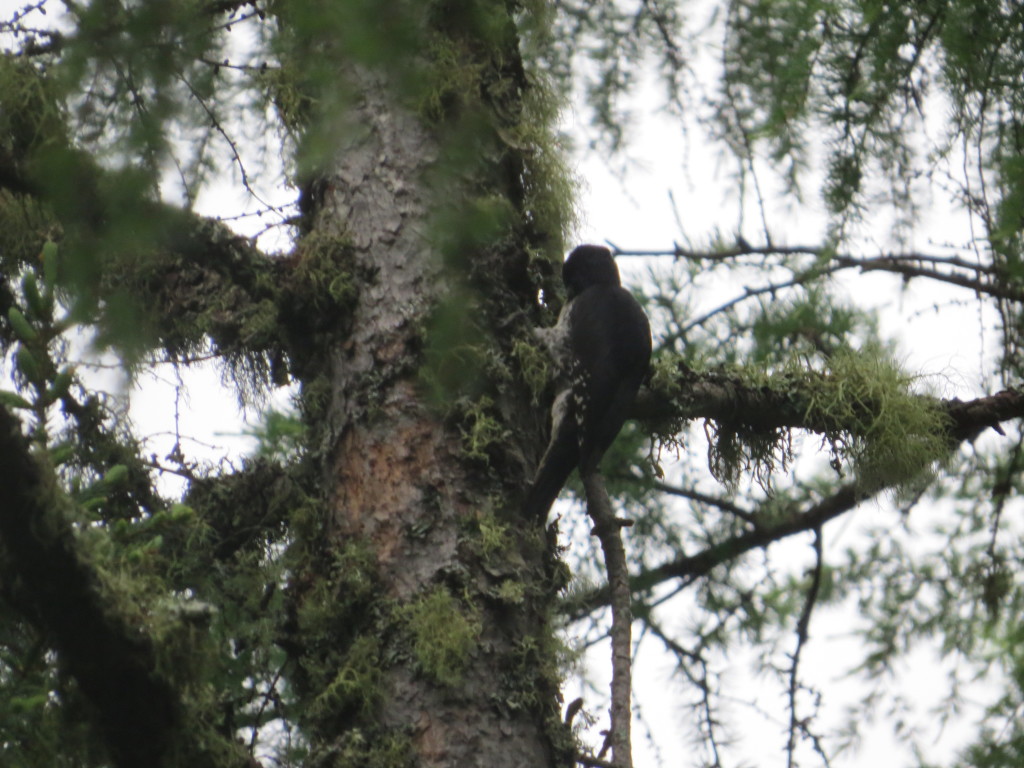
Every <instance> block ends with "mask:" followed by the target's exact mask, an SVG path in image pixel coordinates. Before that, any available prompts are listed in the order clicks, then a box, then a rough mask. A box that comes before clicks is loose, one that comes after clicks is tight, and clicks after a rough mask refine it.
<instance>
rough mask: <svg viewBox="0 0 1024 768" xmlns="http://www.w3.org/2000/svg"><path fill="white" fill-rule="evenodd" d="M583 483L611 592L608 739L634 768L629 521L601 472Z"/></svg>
mask: <svg viewBox="0 0 1024 768" xmlns="http://www.w3.org/2000/svg"><path fill="white" fill-rule="evenodd" d="M583 486H584V488H585V489H586V492H587V513H588V514H589V515H590V517H591V519H592V520H593V521H594V535H595V536H597V538H598V539H599V540H600V542H601V549H602V550H603V551H604V562H605V569H606V570H607V571H608V589H609V590H610V591H611V606H612V628H611V641H612V690H611V726H610V728H609V738H610V741H611V745H612V761H613V762H614V764H615V765H616V766H617V767H618V768H632V765H633V755H632V745H631V743H630V742H631V739H630V717H631V710H630V702H631V690H632V685H631V677H632V673H631V666H632V660H631V646H632V641H631V637H630V633H631V630H632V625H633V613H632V608H631V606H630V602H631V600H632V595H631V593H630V589H629V567H628V565H627V562H626V550H625V548H624V547H623V546H622V528H623V526H624V525H627V523H625V522H624V521H622V520H619V519H618V518H616V517H615V512H614V511H613V510H612V504H611V500H610V499H609V498H608V492H607V491H606V490H605V487H604V480H603V478H602V477H601V475H600V474H598V473H596V472H594V473H591V474H588V475H587V476H586V477H584V478H583Z"/></svg>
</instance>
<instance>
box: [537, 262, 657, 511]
mask: <svg viewBox="0 0 1024 768" xmlns="http://www.w3.org/2000/svg"><path fill="white" fill-rule="evenodd" d="M562 282H564V283H565V290H566V294H567V296H566V299H567V300H566V303H565V306H564V307H563V308H562V313H561V314H560V315H559V316H558V323H557V324H556V325H555V327H554V328H545V329H538V330H537V331H536V333H537V335H538V336H539V337H540V338H541V340H542V341H543V342H544V343H545V344H546V345H547V347H548V350H549V351H550V353H551V356H552V358H554V361H555V365H556V367H557V368H558V370H559V391H558V394H557V396H556V397H555V402H554V404H553V405H552V407H551V441H550V442H549V443H548V448H547V451H546V452H545V453H544V457H543V458H542V459H541V462H540V466H539V468H538V469H537V474H536V476H535V477H534V480H533V484H532V485H531V486H530V490H529V493H528V495H527V498H526V506H525V510H526V513H527V515H529V516H531V518H534V519H535V518H546V517H547V514H548V510H549V509H551V505H552V504H553V503H554V501H555V498H556V497H557V496H558V493H559V491H561V490H562V486H563V485H565V481H566V480H567V479H568V478H569V474H570V473H571V472H572V470H573V468H578V469H579V471H580V476H581V477H583V476H586V475H588V474H590V473H592V472H594V471H596V470H597V467H598V464H600V462H601V457H602V456H604V452H605V451H607V450H608V447H609V446H610V445H611V444H612V441H613V440H615V436H616V435H617V434H619V430H620V429H622V425H623V423H624V422H625V421H626V415H627V413H628V412H629V408H630V406H631V405H632V404H633V399H634V398H635V397H636V392H637V390H638V389H639V388H640V384H641V383H642V382H643V380H644V377H645V376H646V375H647V367H648V364H649V363H650V359H651V326H650V324H649V323H648V322H647V316H646V315H645V314H644V311H643V309H641V307H640V305H639V304H638V303H637V301H636V299H634V298H633V297H632V296H631V295H630V293H629V291H627V290H626V289H625V288H623V287H622V284H621V282H620V280H619V269H618V267H617V266H615V260H614V259H613V258H612V254H611V251H609V250H608V249H607V248H602V247H601V246H598V245H581V246H579V247H578V248H576V250H574V251H573V252H572V253H570V254H569V258H568V259H566V261H565V264H563V265H562Z"/></svg>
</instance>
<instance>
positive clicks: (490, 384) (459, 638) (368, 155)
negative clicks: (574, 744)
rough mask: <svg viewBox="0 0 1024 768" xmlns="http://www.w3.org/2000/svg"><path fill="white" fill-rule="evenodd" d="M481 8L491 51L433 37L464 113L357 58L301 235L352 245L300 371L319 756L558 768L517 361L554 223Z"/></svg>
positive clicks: (544, 577)
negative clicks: (457, 83) (422, 99)
mask: <svg viewBox="0 0 1024 768" xmlns="http://www.w3.org/2000/svg"><path fill="white" fill-rule="evenodd" d="M480 5H481V6H486V8H483V9H477V10H479V11H480V12H485V11H486V13H488V14H491V16H492V20H493V19H494V18H499V19H500V20H501V21H502V24H501V26H500V30H501V32H500V34H499V35H498V40H497V42H498V43H499V47H494V42H495V41H493V40H492V41H491V42H490V43H488V42H487V41H478V42H477V43H473V41H472V38H471V33H473V32H475V31H477V30H476V28H475V27H472V28H471V27H466V26H463V27H459V28H458V29H457V30H452V29H446V30H441V29H438V28H432V29H431V30H430V32H429V37H430V39H431V40H432V41H433V46H434V47H435V48H437V47H438V46H441V47H445V48H446V50H449V52H450V51H455V52H457V53H458V55H459V56H460V57H463V58H457V59H456V60H457V61H460V62H462V63H463V64H464V65H465V66H466V68H467V70H466V71H467V72H468V73H471V75H472V77H471V80H472V83H473V87H472V89H471V90H469V91H465V90H464V91H462V92H461V93H459V94H458V103H445V100H444V99H442V100H441V102H442V104H441V106H440V107H439V108H438V109H434V110H430V111H429V114H428V115H426V116H425V115H424V112H423V111H417V110H416V109H415V108H412V107H411V106H410V100H409V99H408V94H407V92H403V91H401V90H400V89H399V88H397V87H395V86H394V83H395V79H394V78H392V77H387V76H383V75H380V74H378V73H371V72H369V71H368V70H366V69H362V68H360V69H358V70H355V69H353V70H350V71H349V75H348V77H347V81H348V83H349V85H350V86H351V87H352V88H353V90H354V91H355V92H356V94H357V95H356V96H355V97H354V98H353V99H352V101H351V106H350V108H349V109H348V111H347V112H346V115H345V121H346V123H347V124H348V125H350V126H358V130H355V131H349V132H347V133H346V136H347V137H348V138H346V139H345V140H344V141H343V142H342V143H343V146H341V147H340V148H339V151H338V152H337V154H336V155H335V159H334V160H333V161H332V162H331V163H330V165H329V167H328V168H326V169H325V171H324V173H323V176H322V178H320V179H319V180H318V181H317V182H316V184H315V189H316V194H315V196H314V197H313V198H312V199H311V201H310V202H312V205H311V206H309V209H310V213H311V219H310V232H309V234H308V235H307V236H306V239H305V242H304V244H303V245H302V246H300V252H301V253H303V254H304V257H309V256H310V255H311V252H312V251H313V250H315V249H318V248H324V247H330V248H335V249H343V250H344V251H345V259H344V263H345V264H346V265H347V267H346V268H347V270H348V274H347V276H346V279H348V280H350V281H351V282H352V284H353V285H354V286H356V290H357V293H358V298H357V299H356V300H355V302H354V305H353V307H352V311H351V314H350V315H349V316H347V317H346V321H345V327H344V329H335V332H336V340H335V341H333V342H332V343H331V344H329V345H328V347H329V352H328V353H327V357H326V358H325V359H322V360H320V361H317V363H315V364H313V365H311V366H309V368H310V373H311V377H310V379H309V380H307V381H306V383H305V384H306V394H305V398H306V412H307V417H308V418H309V419H310V421H311V422H312V426H313V427H314V428H315V429H316V430H317V433H318V440H317V443H318V444H319V445H320V446H321V452H320V454H319V460H320V461H321V462H322V464H323V466H322V471H323V476H324V478H325V483H326V485H327V488H328V492H327V494H326V503H325V510H324V513H323V514H324V519H323V520H322V521H320V522H321V523H322V524H321V525H313V526H310V527H309V528H308V529H306V530H304V531H299V532H298V533H297V543H296V545H295V549H296V551H302V552H303V553H304V555H303V557H302V558H301V559H300V560H299V561H298V562H297V566H296V570H295V574H294V577H293V582H292V584H291V588H290V589H291V599H292V603H293V625H292V627H291V628H290V632H289V635H290V640H289V642H290V648H291V649H292V654H293V656H294V660H295V662H296V664H295V670H296V671H295V673H294V682H295V685H296V688H297V689H298V690H299V692H300V696H301V698H302V699H303V700H304V702H305V709H306V712H307V715H306V718H305V722H304V728H305V732H306V734H307V736H308V737H309V738H310V739H311V740H312V745H311V746H312V749H313V752H314V754H315V755H316V759H314V760H313V763H312V764H314V765H338V766H341V765H352V766H360V767H361V768H365V767H367V766H377V765H380V766H393V765H419V766H428V765H429V766H460V767H461V766H471V765H481V766H489V767H490V768H494V767H497V766H506V765H507V766H523V765H531V766H544V765H556V764H564V758H563V756H564V752H565V746H564V743H563V740H564V734H563V733H562V732H561V728H560V727H559V725H558V712H559V707H558V701H557V695H558V691H557V683H556V677H557V675H556V671H555V669H554V663H555V662H554V659H555V656H556V653H555V648H554V645H553V643H552V642H551V640H550V636H549V635H550V632H549V629H548V627H547V608H548V606H549V605H550V601H551V597H552V596H553V594H554V592H555V591H556V590H557V584H556V583H555V580H554V579H553V578H552V576H551V571H550V563H548V555H547V554H546V552H547V547H546V544H545V541H544V534H543V531H542V530H541V529H540V528H539V527H533V528H530V529H528V528H525V527H524V521H521V520H519V518H518V516H517V513H516V510H517V508H518V505H519V503H520V498H519V494H520V493H521V492H522V490H523V488H524V487H525V484H526V479H527V478H528V477H529V474H530V472H531V469H532V467H531V464H532V460H533V456H534V454H535V452H536V451H537V448H538V444H539V443H540V442H541V441H542V440H543V435H542V428H541V425H542V424H543V421H544V418H543V406H538V405H537V404H536V403H534V402H533V396H532V394H531V393H530V392H529V391H528V387H527V386H526V384H525V383H524V381H523V377H522V376H521V375H519V374H518V373H516V372H515V367H516V362H515V360H514V355H513V353H512V350H513V349H514V348H515V347H516V342H515V339H516V338H517V335H519V336H520V337H523V331H524V329H525V323H524V319H523V318H524V315H521V314H517V311H518V310H526V313H527V314H526V316H528V315H529V314H530V313H534V314H535V313H536V312H537V306H536V293H537V288H538V287H540V282H541V281H543V279H544V278H543V275H545V274H546V273H548V274H549V270H547V269H546V268H545V267H544V266H541V268H540V269H538V268H537V263H541V264H543V260H539V261H538V259H537V256H536V254H538V253H540V252H541V251H542V250H544V249H546V250H547V251H549V252H550V251H552V250H554V251H555V252H557V250H558V242H559V233H558V232H557V231H556V232H554V233H551V232H546V231H544V227H543V226H540V225H539V223H538V219H537V217H536V215H531V213H530V210H529V203H528V202H527V201H528V199H529V195H530V193H529V190H528V189H527V186H528V182H527V180H528V178H529V174H530V171H529V168H528V167H527V166H528V163H527V162H526V161H524V160H523V155H524V153H523V151H522V150H521V149H519V148H516V147H513V146H511V145H510V142H509V141H508V140H507V138H508V137H507V135H502V134H503V131H504V130H515V129H516V127H517V124H518V121H520V120H522V119H524V118H523V117H522V115H523V114H524V113H523V106H522V103H521V99H522V94H523V92H524V91H525V90H526V89H527V88H528V87H529V86H528V84H527V82H526V80H525V78H524V77H523V76H522V69H521V66H520V65H519V64H518V61H519V60H518V56H519V53H518V50H517V36H516V35H515V28H514V27H513V25H512V21H511V18H510V17H509V16H508V15H507V14H508V12H507V10H506V9H505V6H504V5H503V4H500V5H492V4H490V3H481V4H480ZM467 77H469V75H467ZM438 87H439V88H442V90H443V87H444V86H438ZM495 94H500V99H501V110H500V114H499V109H498V108H497V106H496V104H495V100H496V98H497V97H496V96H495ZM469 135H472V136H473V137H474V139H473V140H474V141H476V142H477V146H476V147H474V148H473V149H474V151H473V153H472V155H471V156H469V157H467V156H465V155H464V154H463V151H464V149H465V147H464V146H461V143H462V140H461V139H460V138H459V137H465V136H469ZM460 155H461V156H460ZM442 180H443V181H442ZM441 222H444V224H441ZM545 243H546V245H545ZM325 244H328V245H325ZM330 244H333V245H330ZM531 253H532V254H534V256H532V257H531V255H530V254H531ZM545 258H547V257H545ZM531 265H533V266H532V267H531ZM531 274H536V275H538V276H539V277H537V278H531V276H530V275H531ZM514 329H519V331H515V330H514ZM318 368H319V370H317V369H318ZM559 745H561V746H559Z"/></svg>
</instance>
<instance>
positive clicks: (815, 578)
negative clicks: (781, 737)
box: [786, 526, 823, 768]
mask: <svg viewBox="0 0 1024 768" xmlns="http://www.w3.org/2000/svg"><path fill="white" fill-rule="evenodd" d="M822 559H823V558H822V547H821V527H820V526H819V527H817V528H815V529H814V570H813V571H812V572H811V585H810V588H809V589H808V590H807V596H806V598H805V599H804V607H803V610H802V611H801V613H800V619H799V620H798V621H797V623H796V648H794V649H793V655H792V656H791V657H790V659H791V663H790V666H789V739H788V741H787V742H786V768H793V767H794V765H795V762H794V757H795V753H796V738H797V733H798V732H801V733H803V732H806V730H807V725H806V722H805V721H802V720H801V719H800V718H799V717H798V716H797V708H796V695H797V692H798V691H799V688H800V675H799V669H800V653H801V651H803V649H804V645H806V643H807V638H808V634H809V633H808V630H809V627H810V624H811V611H813V610H814V605H815V603H816V602H817V601H818V593H819V592H820V591H821V571H822Z"/></svg>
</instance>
